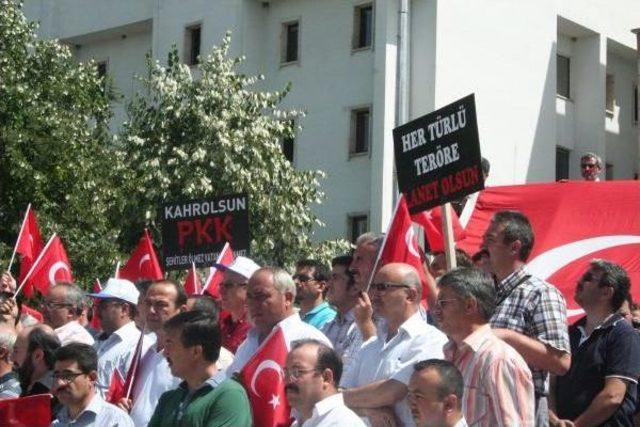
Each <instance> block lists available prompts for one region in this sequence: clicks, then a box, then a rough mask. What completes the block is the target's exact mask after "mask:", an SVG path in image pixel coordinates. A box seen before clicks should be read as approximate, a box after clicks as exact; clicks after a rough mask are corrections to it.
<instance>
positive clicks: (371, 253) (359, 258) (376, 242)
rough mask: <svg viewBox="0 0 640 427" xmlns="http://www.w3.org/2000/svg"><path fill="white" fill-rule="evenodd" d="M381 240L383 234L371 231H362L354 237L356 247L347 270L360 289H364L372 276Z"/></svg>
mask: <svg viewBox="0 0 640 427" xmlns="http://www.w3.org/2000/svg"><path fill="white" fill-rule="evenodd" d="M383 242H384V235H382V234H376V233H371V232H369V233H364V234H362V235H360V236H359V237H358V238H357V239H356V249H355V250H354V251H353V260H352V261H351V265H350V266H349V271H350V272H351V274H352V275H353V280H354V281H355V283H356V286H357V287H358V290H360V291H364V290H366V288H367V285H368V284H369V281H370V280H371V278H372V277H373V273H374V271H373V268H374V266H375V263H376V258H377V257H378V252H379V251H380V249H381V248H382V243H383Z"/></svg>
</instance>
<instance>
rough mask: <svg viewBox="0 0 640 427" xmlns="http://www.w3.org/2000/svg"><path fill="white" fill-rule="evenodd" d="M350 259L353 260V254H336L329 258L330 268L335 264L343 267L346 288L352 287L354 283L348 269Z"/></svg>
mask: <svg viewBox="0 0 640 427" xmlns="http://www.w3.org/2000/svg"><path fill="white" fill-rule="evenodd" d="M351 261H353V256H351V255H338V256H337V257H335V258H333V259H332V260H331V267H332V268H333V267H335V266H337V265H339V266H341V267H344V274H346V275H347V288H350V287H352V286H353V285H355V283H356V282H355V279H354V278H353V273H351V270H349V267H350V266H351Z"/></svg>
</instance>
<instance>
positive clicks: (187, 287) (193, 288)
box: [184, 263, 202, 295]
mask: <svg viewBox="0 0 640 427" xmlns="http://www.w3.org/2000/svg"><path fill="white" fill-rule="evenodd" d="M201 289H202V280H201V279H200V275H199V274H198V272H197V271H196V265H195V263H193V264H192V266H191V268H190V269H189V272H188V273H187V279H186V280H185V281H184V291H185V292H186V293H187V295H200V293H201Z"/></svg>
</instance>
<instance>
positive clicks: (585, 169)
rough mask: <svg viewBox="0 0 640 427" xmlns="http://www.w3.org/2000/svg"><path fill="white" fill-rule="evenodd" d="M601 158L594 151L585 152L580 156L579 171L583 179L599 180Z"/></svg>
mask: <svg viewBox="0 0 640 427" xmlns="http://www.w3.org/2000/svg"><path fill="white" fill-rule="evenodd" d="M600 172H602V159H601V158H600V156H598V155H597V154H595V153H587V154H585V155H584V156H582V158H580V173H581V174H582V177H583V178H584V180H585V181H593V182H598V181H600Z"/></svg>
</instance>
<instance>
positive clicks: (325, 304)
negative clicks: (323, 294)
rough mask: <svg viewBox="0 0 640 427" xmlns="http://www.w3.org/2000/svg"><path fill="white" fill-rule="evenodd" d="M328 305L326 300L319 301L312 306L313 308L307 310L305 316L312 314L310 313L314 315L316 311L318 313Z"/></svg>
mask: <svg viewBox="0 0 640 427" xmlns="http://www.w3.org/2000/svg"><path fill="white" fill-rule="evenodd" d="M328 307H329V303H328V302H326V301H325V302H323V303H321V304H318V305H316V306H315V307H313V309H311V310H309V311H308V312H307V314H305V317H306V316H312V315H314V314H316V313H319V312H321V311H322V310H325V309H326V308H328Z"/></svg>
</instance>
